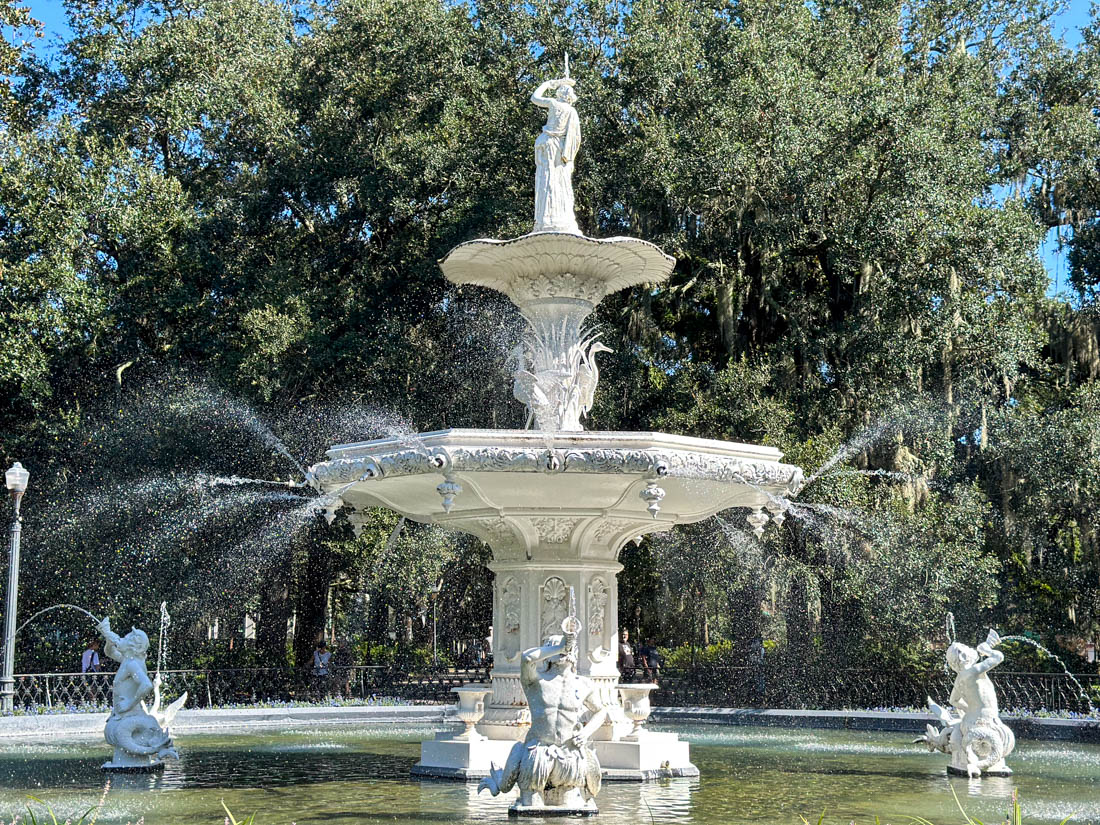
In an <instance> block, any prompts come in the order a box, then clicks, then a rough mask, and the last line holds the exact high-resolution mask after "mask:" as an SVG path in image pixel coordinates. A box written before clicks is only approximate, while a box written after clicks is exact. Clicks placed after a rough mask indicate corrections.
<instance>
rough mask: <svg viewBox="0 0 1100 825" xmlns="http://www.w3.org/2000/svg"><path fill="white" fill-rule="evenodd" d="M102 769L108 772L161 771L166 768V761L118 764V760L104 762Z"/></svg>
mask: <svg viewBox="0 0 1100 825" xmlns="http://www.w3.org/2000/svg"><path fill="white" fill-rule="evenodd" d="M100 770H103V771H106V772H108V773H160V772H161V771H163V770H164V763H163V762H161V761H159V760H158V761H156V762H146V763H145V764H144V765H142V764H133V765H128V764H122V765H120V764H118V763H116V762H104V763H103V766H102V767H101V768H100Z"/></svg>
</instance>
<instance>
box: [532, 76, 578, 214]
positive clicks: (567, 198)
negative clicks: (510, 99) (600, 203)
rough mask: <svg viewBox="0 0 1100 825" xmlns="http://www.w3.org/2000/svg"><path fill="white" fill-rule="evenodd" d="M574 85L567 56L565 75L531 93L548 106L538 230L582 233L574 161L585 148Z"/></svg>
mask: <svg viewBox="0 0 1100 825" xmlns="http://www.w3.org/2000/svg"><path fill="white" fill-rule="evenodd" d="M574 85H575V81H574V80H573V78H571V77H570V76H569V56H568V55H566V58H565V76H564V77H561V78H558V79H556V80H547V81H545V82H544V83H541V84H540V85H539V87H538V88H537V89H535V91H534V93H533V94H532V95H531V102H532V103H534V104H535V105H536V106H539V107H540V108H543V109H546V125H545V126H543V127H542V132H541V133H540V134H539V136H538V138H536V140H535V228H534V231H535V232H570V233H573V234H576V235H580V234H581V231H580V229H579V228H578V226H577V217H576V215H575V214H574V213H573V161H574V160H575V159H576V157H577V152H578V151H579V150H580V148H581V123H580V118H579V116H578V115H577V110H576V109H574V108H573V104H574V103H576V102H577V94H576V92H575V91H574V90H573V87H574ZM551 92H553V96H552V97H551V96H550V93H551Z"/></svg>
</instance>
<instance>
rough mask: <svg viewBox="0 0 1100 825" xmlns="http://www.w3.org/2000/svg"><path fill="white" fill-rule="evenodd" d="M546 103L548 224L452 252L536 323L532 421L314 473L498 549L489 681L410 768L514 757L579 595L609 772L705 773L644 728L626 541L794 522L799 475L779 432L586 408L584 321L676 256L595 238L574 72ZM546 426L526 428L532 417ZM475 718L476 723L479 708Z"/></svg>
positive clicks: (592, 380)
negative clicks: (623, 574) (618, 418)
mask: <svg viewBox="0 0 1100 825" xmlns="http://www.w3.org/2000/svg"><path fill="white" fill-rule="evenodd" d="M531 100H532V102H533V103H534V104H535V105H537V106H540V107H542V108H545V109H547V111H548V114H547V121H546V125H545V126H544V127H543V130H542V133H541V134H540V135H539V137H538V139H537V140H536V142H535V160H536V170H537V171H536V176H535V187H536V199H535V204H536V206H535V226H534V230H533V231H532V232H531V233H530V234H527V235H524V236H522V237H520V238H515V239H513V240H507V241H500V240H492V239H482V240H475V241H470V242H468V243H463V244H460V245H459V246H457V247H455V248H454V249H452V250H451V251H450V252H449V253H448V254H447V256H446V257H445V258H444V259H443V260H442V261H441V262H440V266H441V267H442V269H443V273H444V275H445V276H446V277H447V278H448V280H450V281H451V282H453V283H455V284H476V285H479V286H485V287H489V288H491V289H496V290H498V291H500V292H503V293H504V294H506V295H507V296H508V297H509V298H511V299H512V301H513V302H514V303H515V304H516V305H517V306H518V307H519V309H520V312H521V313H522V314H523V316H524V317H525V318H526V319H527V321H528V322H529V324H530V335H529V337H528V340H527V341H526V343H525V345H524V346H523V347H521V348H520V351H519V352H517V353H516V355H517V361H518V364H517V369H516V372H515V386H514V393H515V396H516V398H517V399H518V400H520V401H522V402H523V403H524V404H525V405H526V406H527V409H528V429H526V430H474V429H450V430H442V431H439V432H432V433H426V434H421V435H419V436H416V437H415V438H413V439H382V440H377V441H369V442H363V443H358V444H342V445H338V446H335V447H333V448H331V449H330V450H329V451H328V459H329V460H327V461H325V462H323V463H320V464H317V465H315V466H313V467H312V468H310V473H309V479H310V481H311V483H312V484H313V485H314V486H315V487H317V488H318V489H319V490H321V491H322V492H324V493H327V494H329V495H334V496H336V499H335V500H334V502H333V504H332V508H333V509H338V508H340V507H345V508H348V510H347V512H349V513H350V516H349V518H350V519H351V521H352V524H353V525H356V524H357V523H361V522H362V516H361V515H359V513H360V512H361V511H363V510H365V509H367V508H371V507H386V508H389V509H391V510H395V511H397V512H398V513H400V514H401V515H403V516H405V517H406V518H409V519H412V520H414V521H418V522H425V523H432V524H438V525H441V526H443V527H447V528H451V529H454V530H460V531H463V532H466V533H472V534H473V535H475V536H478V537H479V538H481V539H482V540H483V541H485V542H486V543H487V544H488V545H489V546H490V547H491V548H492V554H493V561H492V563H491V564H490V569H491V570H492V571H493V573H494V574H495V581H494V588H493V638H494V641H495V644H494V647H495V650H494V654H495V660H494V667H493V671H492V674H491V679H492V685H491V687H486V688H485V689H484V692H485V694H487V695H488V696H489V699H488V701H487V702H485V703H484V706H483V707H479V705H481V704H482V703H481V697H480V696H479V695H477V694H478V688H476V687H475V688H472V689H471V690H470V691H468V692H467V694H464V695H463V697H462V703H461V707H462V711H461V713H462V716H461V718H462V719H463V720H465V721H466V722H467V726H468V727H467V729H466V730H465V731H463V732H462V733H460V734H441V735H439V736H437V737H436V738H435V739H433V740H430V741H426V742H424V743H423V745H422V749H421V760H420V763H419V764H418V765H417V766H416V768H415V772H416V773H417V774H420V775H429V776H447V777H456V778H458V777H463V778H476V777H485V776H487V775H489V773H490V769H491V766H492V764H494V763H495V764H496V765H498V766H500V765H503V764H504V762H505V760H506V759H507V757H508V754H509V752H510V750H511V748H512V745H513V744H514V743H515V742H517V741H521V740H524V738H525V737H526V736H527V731H528V729H529V728H530V725H531V715H530V711H529V709H528V707H527V703H526V699H525V697H524V691H523V688H522V686H521V680H520V676H521V666H522V663H521V653H522V652H523V651H525V650H530V649H533V648H538V647H539V646H540V645H542V644H543V642H544V640H546V639H547V638H548V637H551V636H553V635H555V634H560V633H561V627H562V622H563V620H564V619H565V618H566V617H567V616H568V615H570V610H569V594H570V591H571V590H572V591H575V593H576V594H577V601H578V604H577V613H576V619H577V620H578V621H579V622H580V623H581V624H582V626H583V628H584V629H583V632H581V633H579V634H578V638H577V639H576V647H577V660H578V661H577V672H578V674H579V675H580V676H583V677H587V679H589V680H591V682H592V683H593V684H594V685H595V686H596V690H597V691H598V692H599V695H600V702H601V704H603V705H606V706H608V707H609V708H610V712H609V713H608V714H607V716H608V720H607V722H606V723H605V724H604V725H603V726H602V727H601V729H600V730H599V731H597V732H596V733H595V734H594V735H593V736H592V744H593V746H594V749H595V751H596V753H597V754H598V758H599V762H600V765H601V766H602V769H603V772H604V776H605V778H620V779H640V778H649V777H653V776H657V775H666V776H667V775H680V776H684V775H695V774H697V773H698V771H697V770H696V768H695V767H694V766H693V765H692V764H691V761H690V758H689V754H688V745H687V743H686V742H681V741H680V740H679V739H678V738H677V736H676V735H675V734H672V733H658V732H652V731H648V730H645V729H644V728H642V727H641V722H642V721H644V719H643V718H640V716H641V714H640V713H639V711H640V710H642V709H647V708H648V702H647V701H645V700H644V697H643V696H642V695H641V694H639V693H638V692H637V691H633V692H631V693H630V694H629V697H628V706H629V709H630V713H629V718H628V714H626V713H624V710H623V704H622V701H621V700H620V696H619V687H618V679H619V672H618V670H617V668H616V655H615V653H614V651H615V650H616V647H615V644H616V638H617V634H618V589H617V582H616V575H617V574H618V572H619V571H620V570H621V569H622V565H620V564H619V562H618V560H617V559H618V554H619V551H620V550H621V548H622V547H623V545H624V544H626V542H628V541H631V540H633V539H636V538H638V537H640V536H643V535H645V534H647V533H655V532H659V531H664V530H670V529H672V528H673V527H675V526H676V525H678V524H687V523H690V522H695V521H699V520H701V519H705V518H708V517H709V516H712V515H714V514H715V513H717V512H719V511H722V510H726V509H729V508H732V507H743V508H747V509H748V510H749V514H748V517H747V519H748V523H749V525H750V526H751V528H752V529H753V531H754V532H755V533H756V535H757V536H760V535H762V533H763V531H764V527H765V526H766V525H767V523H768V521H769V519H771V520H772V521H774V522H776V523H777V524H779V523H782V521H783V519H784V513H785V510H786V508H787V497H789V496H792V495H794V494H796V493H797V492H798V490H799V489H800V488H801V485H802V482H803V476H802V471H801V470H800V469H799V468H798V467H794V466H791V465H787V464H782V463H780V458H781V454H780V452H779V451H778V450H776V449H774V448H771V447H761V446H754V445H747V444H735V443H730V442H725V441H713V440H707V439H700V438H690V437H687V436H681V435H668V434H664V433H626V432H586V431H585V430H584V429H583V427H582V424H581V419H582V418H583V417H584V416H585V415H586V414H587V412H588V410H589V408H590V407H591V405H592V399H593V396H594V393H595V390H596V384H597V381H598V379H599V371H598V368H597V365H596V361H595V356H596V354H597V353H598V352H600V351H601V350H603V351H606V349H607V348H606V347H603V346H602V345H601V344H599V343H598V342H597V341H596V340H595V336H594V335H593V334H592V333H591V331H590V330H589V329H587V328H586V327H585V321H586V319H587V318H588V316H589V315H590V314H591V313H592V311H593V310H594V309H595V308H596V306H597V305H598V304H599V302H600V301H601V300H603V298H604V297H605V296H607V295H609V294H611V293H613V292H616V291H618V290H621V289H625V288H627V287H632V286H639V285H644V284H656V283H659V282H661V281H664V280H665V279H667V278H668V276H669V273H670V272H671V271H672V268H673V266H674V264H675V261H674V259H673V258H671V257H669V256H668V255H666V254H664V253H663V252H662V251H661V250H660V249H658V248H657V247H656V246H654V245H653V244H651V243H648V242H646V241H642V240H638V239H636V238H624V237H616V238H606V239H597V238H589V237H586V236H585V235H583V234H581V232H580V230H579V229H578V228H577V223H576V218H575V217H574V210H573V189H572V172H573V161H574V158H575V157H576V153H577V150H578V149H579V146H580V125H579V120H578V116H577V112H576V110H575V109H574V108H573V105H572V104H573V103H574V102H575V101H576V96H575V94H574V81H573V80H572V79H571V78H569V73H568V61H567V62H566V72H565V77H563V78H561V79H557V80H551V81H547V82H546V83H543V84H542V85H540V86H539V88H538V89H537V90H536V91H535V93H534V94H533V95H532V97H531ZM532 423H533V424H534V429H530V427H531V424H532ZM475 716H476V717H477V719H476V730H474V731H471V728H470V727H469V725H470V720H471V719H472V718H473V717H475Z"/></svg>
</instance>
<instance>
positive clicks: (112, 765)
mask: <svg viewBox="0 0 1100 825" xmlns="http://www.w3.org/2000/svg"><path fill="white" fill-rule="evenodd" d="M99 632H100V633H101V634H102V635H103V638H104V640H105V644H104V648H103V649H104V652H105V653H106V654H107V655H108V656H110V657H111V658H112V659H114V660H115V661H117V662H118V663H119V668H118V672H117V673H116V674H115V679H114V683H113V684H112V686H111V688H112V690H111V692H112V696H111V716H110V717H109V718H108V719H107V727H106V728H105V729H104V731H103V736H104V738H105V739H106V740H107V743H108V744H110V745H114V748H115V754H114V758H113V759H112V760H111V761H110V762H108V763H106V764H105V765H104V766H103V768H104V770H122V771H143V770H144V771H150V770H158V769H159V768H162V767H163V766H164V763H163V762H162V761H160V760H161V759H163V758H165V757H168V756H171V757H175V758H179V754H178V753H176V749H175V748H174V747H173V745H172V737H171V734H170V733H169V731H168V728H169V726H170V725H171V723H172V720H173V719H175V717H176V714H177V713H178V712H179V710H180V708H182V707H183V704H184V703H185V702H186V701H187V694H186V693H184V694H183V695H182V696H181V697H180V698H179V699H177V700H176V701H175V702H173V703H172V704H171V705H169V706H168V707H167V708H165V709H164V710H163V711H162V710H161V708H160V675H159V674H158V675H157V678H156V679H155V680H151V679H150V678H149V672H148V670H146V668H145V654H146V652H147V651H148V650H149V637H148V636H147V635H146V634H145V631H143V630H139V629H138V628H136V627H132V628H130V632H129V633H127V634H126V635H125V636H119V635H118V634H117V633H115V632H114V631H113V630H111V620H110V619H109V618H108V619H104V620H103V621H101V622H100V623H99ZM150 695H152V696H153V706H152V707H151V708H147V707H146V706H145V701H144V700H145V699H147V698H148V697H149V696H150Z"/></svg>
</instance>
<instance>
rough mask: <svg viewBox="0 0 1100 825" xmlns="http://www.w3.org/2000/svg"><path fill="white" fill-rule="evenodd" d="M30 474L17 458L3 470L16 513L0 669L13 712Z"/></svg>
mask: <svg viewBox="0 0 1100 825" xmlns="http://www.w3.org/2000/svg"><path fill="white" fill-rule="evenodd" d="M30 475H31V474H30V473H28V472H27V471H26V470H24V469H23V465H22V464H20V463H19V462H18V461H17V462H15V463H14V464H12V465H11V468H10V469H9V470H8V471H7V472H6V473H4V483H5V484H6V485H7V488H8V490H9V491H10V492H11V500H12V505H13V515H12V520H11V544H10V545H9V549H8V591H7V593H6V596H5V600H4V668H3V672H2V673H0V713H11V712H12V711H14V710H15V605H16V599H17V597H18V595H19V534H20V533H21V532H22V529H23V518H22V516H20V515H19V502H20V501H22V500H23V493H25V492H26V491H27V480H28V479H29V478H30Z"/></svg>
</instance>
